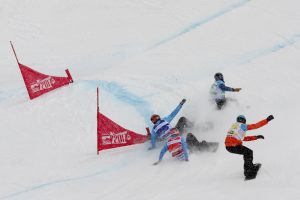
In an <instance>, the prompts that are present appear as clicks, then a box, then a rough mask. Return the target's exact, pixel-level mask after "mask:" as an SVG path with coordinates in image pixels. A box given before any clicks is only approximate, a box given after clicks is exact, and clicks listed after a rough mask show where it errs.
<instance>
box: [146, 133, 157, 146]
mask: <svg viewBox="0 0 300 200" xmlns="http://www.w3.org/2000/svg"><path fill="white" fill-rule="evenodd" d="M155 144H156V134H155V133H154V131H153V129H152V131H151V147H149V148H148V149H149V150H151V149H154V148H155Z"/></svg>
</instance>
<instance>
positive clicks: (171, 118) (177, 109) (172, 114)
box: [164, 104, 182, 123]
mask: <svg viewBox="0 0 300 200" xmlns="http://www.w3.org/2000/svg"><path fill="white" fill-rule="evenodd" d="M181 108H182V104H179V105H178V106H177V107H176V108H175V109H174V110H173V111H172V112H171V114H170V115H168V116H167V117H165V118H164V120H166V121H167V122H169V123H170V122H171V121H172V120H173V119H174V117H175V116H176V115H177V113H178V112H179V111H180V110H181Z"/></svg>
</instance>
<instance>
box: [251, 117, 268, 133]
mask: <svg viewBox="0 0 300 200" xmlns="http://www.w3.org/2000/svg"><path fill="white" fill-rule="evenodd" d="M267 123H268V121H267V119H264V120H261V121H259V122H257V123H256V124H248V125H247V130H248V131H249V130H253V129H257V128H260V127H262V126H264V125H266V124H267Z"/></svg>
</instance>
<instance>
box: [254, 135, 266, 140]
mask: <svg viewBox="0 0 300 200" xmlns="http://www.w3.org/2000/svg"><path fill="white" fill-rule="evenodd" d="M256 138H257V139H265V137H264V136H263V135H257V136H256Z"/></svg>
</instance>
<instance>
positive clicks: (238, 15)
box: [0, 0, 300, 200]
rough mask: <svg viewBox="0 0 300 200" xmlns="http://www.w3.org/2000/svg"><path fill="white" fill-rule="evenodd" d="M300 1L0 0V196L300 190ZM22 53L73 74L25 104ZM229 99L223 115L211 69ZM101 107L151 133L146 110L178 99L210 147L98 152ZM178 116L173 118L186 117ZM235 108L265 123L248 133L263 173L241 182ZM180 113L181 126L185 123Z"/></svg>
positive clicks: (181, 195) (211, 195)
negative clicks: (232, 139) (180, 157)
mask: <svg viewBox="0 0 300 200" xmlns="http://www.w3.org/2000/svg"><path fill="white" fill-rule="evenodd" d="M299 6H300V3H299V2H298V1H296V0H272V1H271V0H228V1H221V0H219V1H211V0H201V1H197V0H186V1H179V0H173V1H168V0H147V1H146V0H110V1H105V0H89V1H84V0H64V1H59V0H52V1H46V0H42V1H34V0H2V1H1V4H0V25H1V27H2V29H1V37H0V44H1V45H0V70H1V73H0V137H1V140H0V160H1V163H0V177H1V182H0V199H22V200H23V199H43V200H44V199H45V200H46V199H64V200H65V199H72V200H76V199H89V200H90V199H113V200H115V199H139V200H140V199H159V200H160V199H166V198H169V199H200V198H201V199H226V200H227V199H241V198H243V199H254V198H255V199H266V198H272V199H292V200H296V199H299V198H300V158H299V156H298V152H299V151H300V147H299V144H298V139H299V133H298V132H297V127H298V126H297V122H298V121H299V116H298V113H299V112H300V108H299V105H298V102H299V101H300V95H299V94H298V91H299V90H300V83H299V81H298V80H299V79H300V75H299V74H300V68H299V64H300V56H299V53H300V43H299V41H300V26H299V24H300V13H299V11H298V10H299ZM10 40H11V41H13V42H14V45H15V48H16V51H17V54H18V56H19V60H20V62H21V63H24V64H26V65H28V66H31V67H32V68H34V69H36V70H38V71H41V72H43V73H46V74H51V75H64V69H65V68H67V67H68V68H69V69H70V72H71V74H72V75H73V78H74V80H75V82H74V83H73V84H71V85H69V86H67V87H63V88H60V89H58V90H56V91H53V92H51V93H48V94H46V95H43V96H41V97H40V98H37V99H35V100H33V101H30V100H29V98H28V96H27V93H26V91H25V86H24V84H23V80H22V78H21V75H20V73H19V69H18V67H17V64H16V62H15V59H14V57H13V53H12V51H11V49H10V46H9V41H10ZM218 71H220V72H222V73H223V74H224V75H225V81H226V84H227V85H228V86H232V87H241V88H242V91H241V92H240V93H229V94H228V95H227V96H228V97H229V98H230V99H231V101H230V103H229V105H228V106H227V107H226V108H225V109H224V110H222V111H221V112H220V111H217V110H215V108H214V106H213V105H211V104H210V102H209V100H208V90H209V87H210V85H211V84H212V82H213V75H214V73H215V72H218ZM96 87H99V88H100V96H101V99H100V110H101V112H103V113H104V114H106V115H107V116H109V117H110V118H112V119H113V120H114V121H116V122H118V123H119V124H120V125H122V126H124V127H126V128H128V129H131V130H133V131H137V132H140V133H144V132H145V127H146V126H149V125H151V124H150V122H149V116H150V115H151V114H152V113H158V114H160V115H162V116H164V115H167V114H169V112H170V111H171V110H172V109H173V108H174V107H175V106H176V105H177V104H178V103H179V101H180V100H181V99H182V98H186V99H187V103H186V104H185V105H184V108H183V109H182V111H181V113H180V114H181V115H185V116H187V117H188V118H190V119H191V120H193V121H194V122H195V124H196V126H195V129H194V130H193V132H194V134H195V135H196V136H197V137H198V138H200V139H206V140H208V141H218V142H220V144H221V145H220V149H219V151H218V152H217V153H215V154H208V153H207V154H192V155H191V157H190V162H188V163H181V162H178V161H175V160H173V159H171V158H170V156H168V155H166V156H165V158H164V161H163V162H162V163H161V165H158V166H153V165H152V163H153V162H155V161H156V160H157V159H158V154H159V151H160V149H159V148H157V149H155V150H153V151H148V150H147V148H148V146H149V144H148V143H147V144H141V145H135V146H130V147H124V148H119V149H113V150H107V151H103V152H101V154H100V155H99V156H97V155H96ZM180 114H179V115H180ZM239 114H244V115H246V117H247V120H248V122H249V123H254V122H257V121H258V120H261V119H263V118H265V117H267V116H268V115H269V114H273V115H274V116H275V120H273V121H272V122H271V123H270V124H269V125H267V126H265V127H263V128H261V129H259V130H255V131H252V132H251V131H250V132H248V134H250V135H251V134H253V135H257V134H263V135H264V136H265V140H259V141H256V142H249V143H247V144H246V145H247V146H248V147H250V148H252V149H253V150H254V161H255V162H261V163H263V167H262V169H261V171H260V174H259V175H258V178H257V179H255V180H253V181H248V182H244V181H243V173H242V165H243V162H242V157H241V156H237V155H233V154H229V153H228V152H227V151H226V150H225V148H224V147H223V145H222V144H223V141H224V137H225V134H226V131H227V129H228V128H229V126H230V125H231V123H232V122H234V120H235V118H236V116H237V115H239ZM179 115H178V116H177V118H175V120H174V122H173V123H175V121H176V120H177V119H178V117H179Z"/></svg>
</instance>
